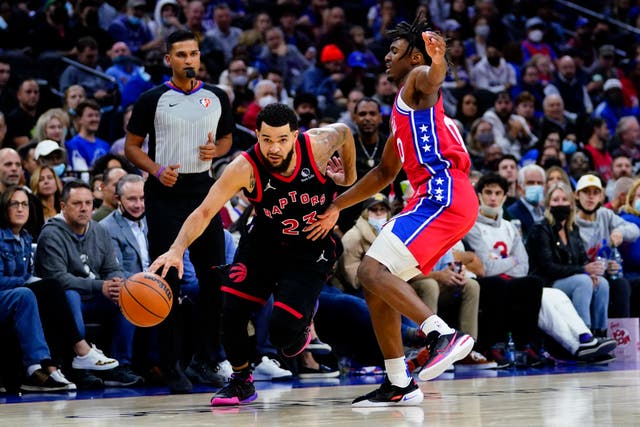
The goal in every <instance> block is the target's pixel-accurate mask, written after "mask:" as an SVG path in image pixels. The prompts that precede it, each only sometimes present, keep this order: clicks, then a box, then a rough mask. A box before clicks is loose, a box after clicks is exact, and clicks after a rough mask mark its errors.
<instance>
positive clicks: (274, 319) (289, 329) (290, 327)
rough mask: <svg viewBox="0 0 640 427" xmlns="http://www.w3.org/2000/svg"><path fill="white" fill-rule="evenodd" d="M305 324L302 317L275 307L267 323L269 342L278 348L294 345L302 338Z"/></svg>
mask: <svg viewBox="0 0 640 427" xmlns="http://www.w3.org/2000/svg"><path fill="white" fill-rule="evenodd" d="M307 326H308V325H305V324H304V322H303V320H302V319H298V318H296V317H295V316H294V315H293V314H291V313H289V312H287V311H285V310H282V309H279V308H275V309H274V310H273V314H272V315H271V321H270V323H269V338H270V340H271V344H273V345H274V346H275V347H276V348H279V349H287V348H290V347H292V346H295V345H296V344H297V343H298V341H301V340H303V338H304V337H303V335H305V333H306V327H307ZM305 337H306V335H305ZM301 345H302V344H301Z"/></svg>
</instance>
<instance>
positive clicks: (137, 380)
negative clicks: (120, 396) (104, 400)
mask: <svg viewBox="0 0 640 427" xmlns="http://www.w3.org/2000/svg"><path fill="white" fill-rule="evenodd" d="M100 376H102V380H103V381H104V385H105V386H107V387H133V386H137V385H142V384H143V383H144V378H142V377H141V376H140V375H137V374H136V373H135V372H133V371H132V370H131V367H130V366H129V365H120V366H118V367H116V368H113V369H109V370H108V371H100Z"/></svg>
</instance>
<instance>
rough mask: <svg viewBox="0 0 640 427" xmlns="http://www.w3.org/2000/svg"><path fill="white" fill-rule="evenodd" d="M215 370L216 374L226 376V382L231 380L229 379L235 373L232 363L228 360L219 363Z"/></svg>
mask: <svg viewBox="0 0 640 427" xmlns="http://www.w3.org/2000/svg"><path fill="white" fill-rule="evenodd" d="M215 371H216V374H218V375H220V376H221V377H222V378H224V382H225V383H228V382H229V380H230V379H231V374H233V368H232V367H231V363H229V361H228V360H223V361H222V362H220V363H218V366H216V369H215Z"/></svg>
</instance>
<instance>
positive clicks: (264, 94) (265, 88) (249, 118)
mask: <svg viewBox="0 0 640 427" xmlns="http://www.w3.org/2000/svg"><path fill="white" fill-rule="evenodd" d="M253 93H254V94H255V98H254V100H253V101H251V103H250V104H249V106H248V107H247V112H246V113H244V116H243V117H242V125H243V126H245V127H247V128H248V129H251V130H255V129H256V118H257V117H258V113H259V112H260V111H261V110H262V109H263V108H264V107H266V106H267V105H269V104H273V103H275V102H278V87H277V86H276V84H275V83H274V82H272V81H271V80H260V81H259V82H258V83H256V86H255V87H254V88H253Z"/></svg>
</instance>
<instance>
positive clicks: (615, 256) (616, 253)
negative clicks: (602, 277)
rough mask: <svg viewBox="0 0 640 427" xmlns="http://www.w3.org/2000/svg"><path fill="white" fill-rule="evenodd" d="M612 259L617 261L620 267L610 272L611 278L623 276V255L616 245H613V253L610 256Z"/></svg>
mask: <svg viewBox="0 0 640 427" xmlns="http://www.w3.org/2000/svg"><path fill="white" fill-rule="evenodd" d="M609 259H610V260H611V261H615V262H617V263H618V265H619V268H618V271H616V272H615V273H612V274H609V277H610V278H611V280H616V279H619V278H621V277H622V276H623V274H622V256H621V255H620V251H619V250H618V248H616V247H615V246H611V255H610V256H609Z"/></svg>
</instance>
